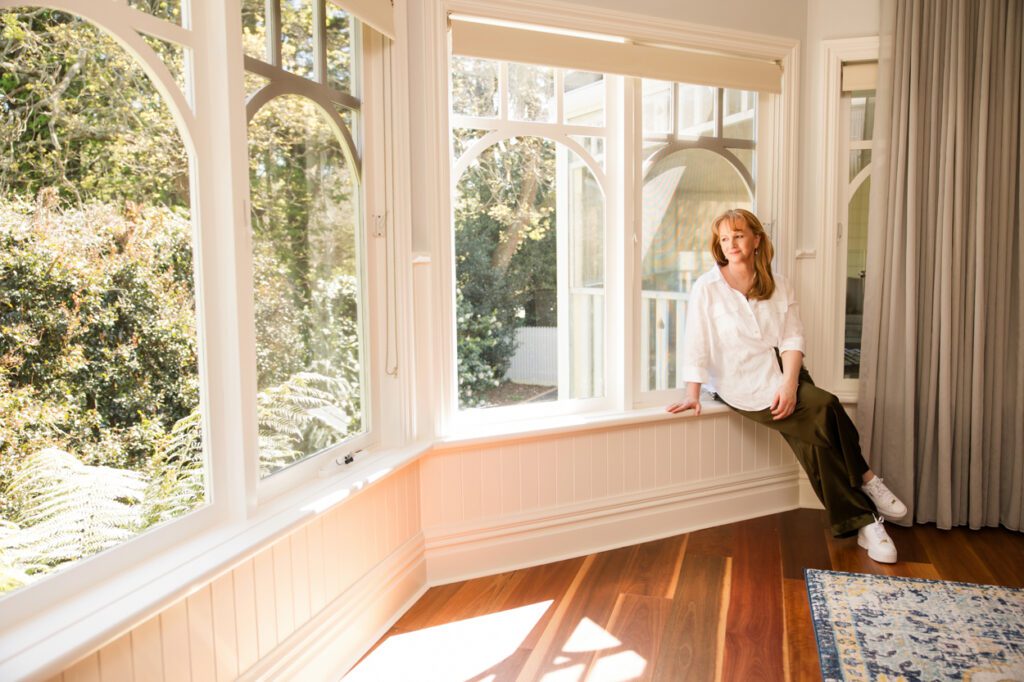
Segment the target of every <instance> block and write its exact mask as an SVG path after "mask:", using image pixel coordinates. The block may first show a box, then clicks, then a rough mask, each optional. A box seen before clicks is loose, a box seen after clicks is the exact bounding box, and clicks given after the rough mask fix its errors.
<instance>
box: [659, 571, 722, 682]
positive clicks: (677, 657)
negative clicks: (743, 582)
mask: <svg viewBox="0 0 1024 682" xmlns="http://www.w3.org/2000/svg"><path fill="white" fill-rule="evenodd" d="M729 561H730V560H729V558H728V557H723V556H717V555H702V554H690V553H687V554H686V556H685V557H684V559H683V565H682V570H681V572H680V578H679V585H678V587H677V588H676V595H675V598H674V599H673V600H672V612H671V615H670V616H669V619H668V622H667V624H666V626H665V630H664V634H663V635H662V638H661V646H660V647H659V650H658V656H657V659H656V661H657V662H656V663H655V665H654V669H653V671H652V676H651V679H654V680H661V681H663V682H670V681H673V680H713V679H715V677H716V670H717V668H718V667H719V666H718V661H719V659H720V653H721V646H720V643H719V630H720V628H719V623H720V622H722V621H723V619H724V618H725V611H726V609H727V608H728V604H727V603H725V600H724V599H723V592H724V590H725V589H726V587H727V583H726V575H727V573H728V564H729ZM724 679H728V678H724Z"/></svg>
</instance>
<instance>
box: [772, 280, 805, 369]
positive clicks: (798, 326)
mask: <svg viewBox="0 0 1024 682" xmlns="http://www.w3.org/2000/svg"><path fill="white" fill-rule="evenodd" d="M784 288H785V293H786V315H785V319H784V320H783V321H782V341H781V342H780V343H779V352H780V353H785V352H786V351H787V350H798V351H800V352H801V353H804V354H805V355H806V354H807V350H806V344H805V343H804V324H803V322H801V321H800V305H799V304H798V303H797V302H796V295H795V294H794V293H793V286H792V285H791V284H790V283H789V282H786V283H785V287H784Z"/></svg>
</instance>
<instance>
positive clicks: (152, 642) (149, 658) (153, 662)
mask: <svg viewBox="0 0 1024 682" xmlns="http://www.w3.org/2000/svg"><path fill="white" fill-rule="evenodd" d="M131 641H132V663H133V665H132V668H133V670H134V672H135V679H137V680H159V679H163V671H164V657H163V645H162V642H161V641H160V616H154V617H153V618H150V619H149V620H147V621H146V622H144V623H143V624H142V625H139V626H138V627H136V628H135V629H134V630H132V631H131Z"/></svg>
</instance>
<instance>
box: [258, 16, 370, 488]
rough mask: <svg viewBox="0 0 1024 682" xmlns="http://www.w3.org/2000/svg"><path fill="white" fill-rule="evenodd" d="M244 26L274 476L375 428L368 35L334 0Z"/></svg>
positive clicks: (263, 378) (265, 456)
mask: <svg viewBox="0 0 1024 682" xmlns="http://www.w3.org/2000/svg"><path fill="white" fill-rule="evenodd" d="M243 30H244V36H243V38H244V47H245V50H246V57H245V64H246V70H247V72H248V73H247V75H248V77H249V86H248V89H249V90H250V95H249V99H248V101H247V110H248V114H249V176H250V201H251V205H252V230H253V240H252V244H253V270H254V277H255V280H254V286H253V293H254V303H255V314H256V356H257V373H258V386H257V389H258V391H259V394H258V397H257V405H258V411H259V424H260V440H259V443H260V446H259V447H260V475H261V477H266V476H269V475H270V474H273V473H274V472H276V471H279V470H281V469H283V468H285V467H287V466H289V465H291V464H294V463H296V462H299V461H302V460H305V459H307V458H308V457H310V456H311V455H314V454H316V453H318V452H320V451H322V450H324V449H326V448H329V447H332V446H335V445H337V444H339V443H343V442H346V441H350V440H352V439H353V438H356V437H358V436H360V435H361V434H363V433H365V432H366V430H367V420H366V411H365V405H366V386H367V383H366V372H365V367H366V351H365V345H364V342H363V326H364V325H363V319H362V317H363V316H362V311H363V308H364V306H363V292H362V274H361V273H362V271H363V261H364V255H363V241H362V233H363V231H362V228H361V226H362V224H363V210H362V201H361V182H360V172H361V169H360V162H359V152H358V149H357V143H356V140H357V139H358V138H357V136H356V135H355V134H354V131H355V130H358V128H359V117H360V114H361V110H360V101H359V99H358V79H357V78H356V74H357V73H358V69H357V68H356V66H357V64H356V62H357V61H358V60H357V55H358V53H359V50H358V44H359V40H360V37H359V36H360V32H359V25H358V22H356V21H355V20H354V19H353V18H352V17H350V16H349V15H348V14H346V13H345V12H343V11H342V10H339V9H336V8H334V7H333V6H331V5H329V4H328V3H326V2H325V0H314V1H313V2H292V1H291V0H286V1H284V2H278V1H276V0H275V1H273V2H270V3H264V2H262V0H260V1H259V2H255V1H253V0H246V2H245V3H243ZM268 36H270V38H269V39H268Z"/></svg>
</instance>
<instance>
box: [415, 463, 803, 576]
mask: <svg viewBox="0 0 1024 682" xmlns="http://www.w3.org/2000/svg"><path fill="white" fill-rule="evenodd" d="M797 470H798V467H796V466H785V467H777V468H774V469H772V470H770V471H767V472H765V471H761V472H757V473H756V474H747V475H741V476H731V477H729V478H727V479H716V480H713V481H703V482H700V483H697V484H688V485H685V486H677V487H675V488H667V489H666V488H663V489H659V490H656V491H648V492H647V493H645V494H643V495H640V496H637V495H632V496H630V497H629V498H622V499H619V500H615V501H610V502H609V501H605V502H603V503H602V504H601V505H600V506H590V507H585V506H584V507H582V508H581V507H579V506H575V507H573V508H571V509H568V510H567V509H561V510H559V511H558V512H557V513H552V512H551V511H550V510H546V511H545V512H542V513H541V514H537V515H532V516H525V515H524V516H520V517H518V518H517V519H515V520H510V519H508V518H504V519H501V520H500V522H499V523H497V524H495V523H490V524H486V525H484V524H480V525H475V526H474V525H471V524H462V525H460V526H457V527H447V528H435V529H425V530H424V533H425V535H426V563H427V584H428V585H430V586H436V585H443V584H446V583H452V582H458V581H461V580H469V579H471V578H477V577H480V576H485V575H493V574H495V573H501V572H504V571H510V570H515V569H519V568H526V567H528V566H536V565H540V564H546V563H551V562H554V561H561V560H562V559H568V558H572V557H577V556H583V555H586V554H593V553H594V552H602V551H606V550H609V549H614V548H617V547H624V546H626V545H633V544H637V543H640V542H647V541H649V540H656V539H659V538H664V537H669V536H672V535H678V534H680V533H687V532H690V531H694V530H699V529H701V528H707V527H710V526H718V525H722V524H725V523H732V522H734V521H742V520H745V519H750V518H755V517H758V516H764V515H766V514H774V513H776V512H780V511H787V510H789V509H794V508H796V507H797V505H798V501H799V488H798V483H797ZM812 494H813V493H812Z"/></svg>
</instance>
